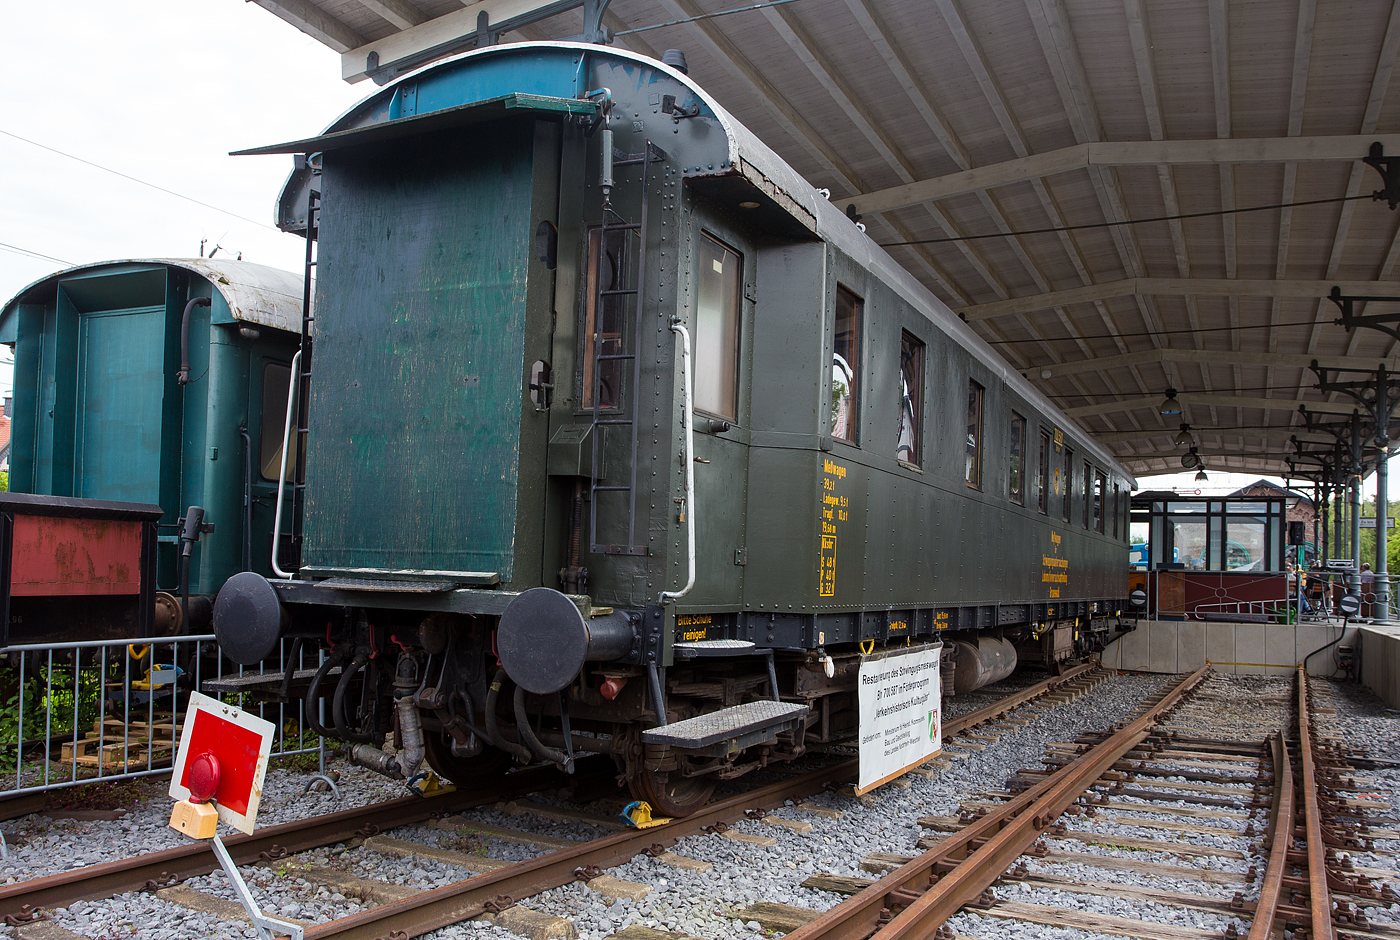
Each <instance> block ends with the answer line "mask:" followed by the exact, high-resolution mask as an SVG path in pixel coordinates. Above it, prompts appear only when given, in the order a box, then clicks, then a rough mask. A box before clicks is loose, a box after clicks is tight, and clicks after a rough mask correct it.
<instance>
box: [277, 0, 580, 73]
mask: <svg viewBox="0 0 1400 940" xmlns="http://www.w3.org/2000/svg"><path fill="white" fill-rule="evenodd" d="M257 2H258V3H261V4H262V5H263V6H266V7H269V8H271V7H272V5H274V4H279V5H280V4H285V3H288V2H291V0H257ZM296 2H298V3H302V4H304V5H306V6H310V4H309V3H306V0H296ZM361 2H362V3H365V6H367V7H369V8H370V9H374V10H375V12H376V13H380V15H385V13H387V12H388V11H390V10H391V9H392V10H393V11H396V13H397V14H398V15H399V17H400V18H406V17H405V16H404V14H405V13H407V12H408V10H411V9H412V8H411V7H409V5H408V4H407V3H405V2H404V0H369V2H365V0H361ZM582 5H583V0H476V2H474V3H471V4H469V5H467V6H465V7H463V8H462V9H460V10H453V11H452V12H451V13H444V14H442V15H441V16H436V17H433V18H432V19H430V20H428V19H425V20H423V21H421V22H419V23H417V24H416V25H413V26H410V27H408V28H407V29H401V30H400V31H399V32H397V33H392V34H390V35H388V36H385V37H384V38H382V39H376V40H374V41H373V42H365V41H364V40H363V39H360V40H359V42H357V43H356V44H355V45H354V46H353V47H351V48H349V49H341V50H340V77H341V78H343V79H345V81H347V82H359V81H364V80H365V79H366V78H368V77H369V74H368V69H369V58H370V56H371V55H374V56H375V57H376V58H377V61H378V63H379V67H380V68H387V67H389V66H392V65H394V64H395V63H400V62H405V61H406V60H408V61H412V62H413V63H414V65H420V64H426V63H427V62H429V61H431V60H432V59H433V58H436V57H441V56H447V55H451V54H453V53H455V52H459V51H461V49H462V42H463V41H464V40H466V39H467V38H468V37H470V36H474V35H476V31H477V29H476V27H477V23H478V20H479V17H480V16H481V14H483V13H484V14H486V21H487V23H489V24H490V26H491V28H492V29H502V28H512V25H511V24H513V23H525V22H531V21H532V20H536V19H543V18H545V17H547V16H553V15H555V14H558V13H562V12H564V11H565V10H571V9H574V8H575V7H579V6H582ZM380 8H382V9H380ZM279 15H280V14H279ZM327 18H329V17H327ZM284 19H285V17H284ZM390 22H394V20H392V19H391V20H390ZM313 35H314V34H313ZM317 38H318V39H319V38H320V37H319V36H318V37H317ZM322 41H323V42H324V40H322ZM327 45H331V44H330V43H327ZM333 48H337V47H334V46H333Z"/></svg>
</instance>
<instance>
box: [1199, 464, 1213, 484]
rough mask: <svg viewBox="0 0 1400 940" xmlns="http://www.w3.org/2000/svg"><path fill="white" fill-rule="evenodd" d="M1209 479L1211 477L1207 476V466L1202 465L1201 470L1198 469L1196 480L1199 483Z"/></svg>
mask: <svg viewBox="0 0 1400 940" xmlns="http://www.w3.org/2000/svg"><path fill="white" fill-rule="evenodd" d="M1209 479H1210V477H1208V476H1206V468H1205V467H1201V469H1200V470H1197V471H1196V482H1197V483H1204V482H1206V481H1207V480H1209Z"/></svg>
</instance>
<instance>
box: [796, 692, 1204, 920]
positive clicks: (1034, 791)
mask: <svg viewBox="0 0 1400 940" xmlns="http://www.w3.org/2000/svg"><path fill="white" fill-rule="evenodd" d="M1207 672H1208V667H1204V666H1203V667H1201V668H1200V669H1198V670H1196V672H1194V673H1192V674H1191V675H1190V676H1187V677H1186V678H1185V679H1183V680H1182V681H1181V682H1179V683H1178V684H1177V685H1176V686H1175V687H1174V688H1173V689H1171V690H1170V691H1169V692H1167V693H1166V694H1165V695H1164V696H1162V697H1161V698H1160V699H1158V700H1157V701H1156V702H1155V703H1154V704H1153V705H1151V706H1150V707H1149V708H1148V709H1147V710H1146V712H1145V713H1144V714H1143V715H1142V716H1141V717H1139V718H1138V719H1137V720H1135V721H1133V722H1132V723H1131V724H1129V725H1128V726H1127V727H1125V728H1123V729H1122V730H1120V731H1118V732H1116V733H1115V734H1113V735H1112V736H1111V737H1109V738H1108V739H1107V740H1106V741H1104V742H1103V743H1101V744H1099V745H1097V746H1096V747H1094V748H1093V749H1092V750H1090V751H1089V752H1088V753H1086V754H1084V755H1083V756H1082V757H1080V758H1078V759H1077V760H1075V761H1073V762H1072V763H1070V764H1068V765H1066V766H1065V767H1063V768H1061V769H1060V770H1059V771H1056V772H1055V773H1054V774H1052V775H1050V776H1048V777H1046V778H1045V779H1044V780H1042V781H1041V782H1040V783H1037V784H1036V785H1035V786H1033V787H1031V788H1029V789H1027V790H1025V791H1024V792H1022V793H1021V794H1019V795H1018V796H1015V797H1013V798H1012V799H1011V800H1009V801H1008V802H1007V803H1005V804H1003V805H1002V806H1001V807H999V808H998V809H997V810H996V811H995V812H992V813H988V814H987V815H986V816H983V817H981V818H980V819H978V820H976V821H974V822H972V823H971V824H970V825H968V826H967V827H966V828H964V829H962V830H961V831H959V832H958V833H957V834H956V835H953V836H950V837H949V838H948V839H945V840H944V841H942V842H940V843H939V844H938V845H937V846H936V847H935V848H932V849H929V850H928V851H927V852H925V853H924V854H923V855H920V856H918V857H916V858H915V859H913V860H912V861H910V862H908V863H907V864H905V865H903V866H901V867H900V868H898V869H896V870H895V871H893V872H891V873H890V874H888V875H886V876H885V877H883V878H881V879H880V880H879V881H877V882H875V884H873V885H871V886H869V887H868V888H865V889H864V890H862V891H860V892H859V893H857V894H855V895H853V896H852V897H850V898H848V899H847V900H845V901H843V902H842V903H840V904H838V905H836V906H835V907H833V908H831V909H830V910H828V911H827V912H826V913H824V914H822V915H821V916H820V917H818V918H816V919H815V920H813V921H812V922H811V923H809V924H806V925H805V926H802V927H799V928H797V929H796V930H794V931H793V932H791V933H789V934H788V935H787V940H817V938H821V940H865V938H867V937H870V936H871V935H872V934H873V935H875V936H876V937H878V938H879V940H896V938H908V940H914V938H928V937H932V936H934V932H935V931H936V930H937V929H938V928H939V927H940V926H941V925H942V924H943V923H944V922H945V921H946V920H947V919H948V918H949V917H951V916H952V915H953V914H955V913H957V911H958V910H959V909H960V908H961V907H962V906H963V905H964V904H966V903H968V902H969V901H971V900H973V899H975V898H976V897H977V896H978V895H980V894H981V893H982V891H983V890H985V889H986V888H987V887H989V886H990V885H991V884H992V883H993V882H994V881H996V879H997V878H998V877H1000V876H1001V873H1002V872H1003V871H1005V870H1006V869H1007V867H1009V866H1010V865H1011V863H1012V862H1014V861H1015V860H1016V859H1017V858H1018V857H1019V856H1020V855H1021V854H1022V853H1024V852H1025V851H1026V850H1027V849H1028V848H1030V847H1031V845H1032V844H1033V843H1034V842H1035V841H1036V840H1037V839H1038V838H1040V835H1041V834H1042V833H1043V832H1044V831H1045V830H1047V829H1049V828H1050V827H1051V825H1053V824H1054V822H1055V820H1056V818H1058V817H1059V815H1060V814H1061V813H1063V812H1064V811H1065V809H1067V808H1068V807H1069V805H1070V804H1071V803H1072V802H1074V800H1075V799H1077V798H1078V797H1079V795H1080V793H1082V792H1083V791H1084V789H1085V788H1086V787H1088V786H1089V784H1091V783H1093V782H1094V781H1095V780H1097V779H1098V778H1099V776H1100V775H1102V773H1103V772H1104V771H1105V770H1107V769H1108V768H1109V767H1111V766H1112V765H1113V763H1114V762H1115V761H1117V760H1119V759H1120V758H1121V757H1122V756H1123V755H1124V754H1126V753H1127V752H1128V751H1130V750H1132V749H1133V747H1134V746H1135V745H1136V744H1138V743H1139V742H1141V741H1142V740H1143V739H1144V738H1145V737H1147V734H1148V732H1149V730H1150V729H1151V727H1152V725H1153V724H1154V723H1155V722H1156V721H1157V720H1158V719H1159V718H1160V717H1161V716H1162V715H1163V714H1165V713H1166V712H1167V711H1168V710H1170V709H1171V708H1172V707H1174V706H1175V705H1176V704H1178V703H1179V702H1180V701H1181V699H1182V697H1183V696H1184V695H1185V694H1186V693H1187V692H1188V691H1190V690H1191V689H1193V688H1195V686H1196V685H1197V684H1199V683H1200V682H1201V681H1202V680H1203V679H1204V678H1205V677H1206V675H1207ZM899 907H903V910H902V911H900V913H899V914H896V915H895V916H894V917H893V918H891V919H890V920H889V922H888V923H884V924H883V926H882V915H883V914H884V912H886V911H889V910H894V909H896V908H899Z"/></svg>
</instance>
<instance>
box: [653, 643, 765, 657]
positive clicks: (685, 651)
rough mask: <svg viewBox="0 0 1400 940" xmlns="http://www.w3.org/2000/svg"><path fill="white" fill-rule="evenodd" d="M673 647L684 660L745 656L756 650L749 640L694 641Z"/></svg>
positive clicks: (676, 644) (675, 644)
mask: <svg viewBox="0 0 1400 940" xmlns="http://www.w3.org/2000/svg"><path fill="white" fill-rule="evenodd" d="M672 646H673V648H674V649H675V651H676V655H677V656H679V657H680V658H682V659H695V658H696V657H699V656H744V655H747V654H749V653H752V652H754V651H755V649H756V648H755V646H754V644H753V643H751V642H749V641H748V640H692V641H690V642H687V643H674V644H672ZM765 652H766V651H765Z"/></svg>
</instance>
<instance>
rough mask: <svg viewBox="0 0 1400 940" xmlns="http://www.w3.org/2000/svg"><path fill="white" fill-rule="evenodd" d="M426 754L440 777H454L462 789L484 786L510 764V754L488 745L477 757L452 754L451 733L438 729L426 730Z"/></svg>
mask: <svg viewBox="0 0 1400 940" xmlns="http://www.w3.org/2000/svg"><path fill="white" fill-rule="evenodd" d="M423 756H424V758H426V760H427V761H428V766H429V767H431V768H433V771H434V772H435V773H437V775H438V776H439V777H445V778H447V779H448V780H451V781H452V782H453V783H455V784H457V786H459V787H461V788H462V789H463V790H470V789H475V788H478V787H484V786H486V785H487V784H488V783H490V782H491V781H492V780H494V779H496V777H498V776H500V775H501V774H502V773H504V772H505V771H506V769H507V768H508V767H510V755H508V754H506V753H504V752H503V751H498V750H496V749H495V748H494V747H491V746H489V745H488V746H487V747H485V748H484V749H483V750H482V752H481V753H480V754H477V755H476V756H475V757H459V756H457V755H456V754H453V753H452V736H451V735H447V734H443V733H441V732H439V731H428V730H426V729H425V730H424V731H423Z"/></svg>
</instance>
